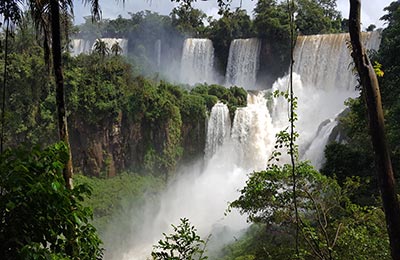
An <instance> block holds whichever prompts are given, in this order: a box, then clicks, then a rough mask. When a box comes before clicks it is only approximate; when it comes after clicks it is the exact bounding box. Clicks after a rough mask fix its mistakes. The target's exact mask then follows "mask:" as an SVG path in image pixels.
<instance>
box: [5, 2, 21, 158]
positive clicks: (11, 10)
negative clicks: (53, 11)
mask: <svg viewBox="0 0 400 260" xmlns="http://www.w3.org/2000/svg"><path fill="white" fill-rule="evenodd" d="M18 4H19V1H10V0H6V1H2V2H1V3H0V14H1V15H2V16H3V21H4V23H6V30H5V34H6V36H5V39H4V41H5V44H4V73H3V88H2V98H1V101H2V102H1V119H0V120H1V130H0V153H2V152H3V144H4V128H5V106H6V86H7V65H8V41H9V39H8V38H9V35H10V30H11V28H10V26H11V25H12V24H13V23H16V22H19V21H20V20H21V12H22V11H21V10H20V9H19V7H18ZM0 25H1V23H0Z"/></svg>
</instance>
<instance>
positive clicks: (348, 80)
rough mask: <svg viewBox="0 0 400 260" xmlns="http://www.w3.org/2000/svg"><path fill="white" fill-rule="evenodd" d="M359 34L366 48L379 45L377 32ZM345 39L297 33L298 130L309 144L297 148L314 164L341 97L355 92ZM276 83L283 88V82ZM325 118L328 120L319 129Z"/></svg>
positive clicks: (320, 157) (341, 105) (319, 161)
mask: <svg viewBox="0 0 400 260" xmlns="http://www.w3.org/2000/svg"><path fill="white" fill-rule="evenodd" d="M362 37H363V41H364V44H365V46H366V47H367V48H368V49H374V50H376V49H378V48H379V44H380V33H379V32H371V33H363V35H362ZM348 40H349V35H348V34H326V35H310V36H299V37H298V39H297V43H296V47H295V53H294V60H295V66H294V72H295V74H296V75H295V84H294V91H295V95H296V96H298V99H299V100H298V104H299V107H298V115H299V120H298V122H297V130H298V132H299V133H300V139H299V145H300V147H308V149H306V150H304V149H303V150H302V149H300V156H301V158H302V159H309V160H311V161H312V163H313V165H314V166H316V167H317V168H319V167H320V166H321V165H322V161H323V160H324V155H323V151H324V147H325V146H326V144H327V141H328V137H329V135H330V133H331V131H332V129H333V128H334V127H335V126H336V125H337V122H338V120H337V119H336V117H337V115H338V113H339V112H340V111H342V110H343V109H344V107H345V106H344V101H345V100H346V99H348V98H354V97H356V96H357V94H358V92H357V91H356V89H355V86H356V85H357V82H356V79H355V76H354V75H353V73H352V71H351V70H352V59H351V56H350V51H349V50H348V48H347V46H346V42H347V41H348ZM297 74H298V75H297ZM278 85H279V84H278ZM276 87H277V88H278V89H279V88H280V89H282V86H276ZM286 114H287V112H286ZM326 120H330V123H329V124H327V125H326V126H325V127H323V128H322V129H320V130H318V126H319V125H320V124H321V123H322V122H324V121H326ZM274 122H275V121H274Z"/></svg>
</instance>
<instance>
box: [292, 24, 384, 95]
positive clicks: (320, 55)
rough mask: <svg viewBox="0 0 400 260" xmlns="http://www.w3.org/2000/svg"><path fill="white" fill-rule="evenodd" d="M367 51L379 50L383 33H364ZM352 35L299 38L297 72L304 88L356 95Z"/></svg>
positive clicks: (296, 56) (323, 35)
mask: <svg viewBox="0 0 400 260" xmlns="http://www.w3.org/2000/svg"><path fill="white" fill-rule="evenodd" d="M362 36H363V41H364V44H365V46H366V48H367V49H373V50H377V49H378V48H379V44H380V33H379V32H378V31H376V32H370V33H363V35H362ZM349 39H350V36H349V34H347V33H340V34H321V35H309V36H299V37H297V42H296V48H295V53H294V60H295V61H296V62H295V63H294V72H296V73H297V74H299V75H300V76H301V80H302V82H303V84H304V85H306V86H312V87H313V88H317V89H324V90H331V89H340V90H350V91H353V90H354V87H355V85H356V80H355V77H354V75H353V73H352V72H351V66H352V59H351V56H350V50H349V49H348V47H347V44H346V42H348V41H349Z"/></svg>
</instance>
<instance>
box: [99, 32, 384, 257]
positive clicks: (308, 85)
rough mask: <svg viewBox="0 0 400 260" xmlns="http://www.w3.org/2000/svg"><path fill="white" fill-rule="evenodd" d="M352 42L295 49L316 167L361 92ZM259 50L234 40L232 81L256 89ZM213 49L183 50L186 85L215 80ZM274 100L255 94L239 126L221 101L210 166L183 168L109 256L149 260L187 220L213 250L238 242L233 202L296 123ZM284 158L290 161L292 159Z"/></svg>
mask: <svg viewBox="0 0 400 260" xmlns="http://www.w3.org/2000/svg"><path fill="white" fill-rule="evenodd" d="M346 39H347V36H346V35H345V34H339V35H315V36H299V38H298V41H297V44H296V48H295V61H296V63H295V64H296V66H295V73H294V74H293V87H294V92H295V95H296V97H297V98H298V108H297V110H296V113H297V115H298V120H297V121H296V122H295V125H296V128H295V130H296V131H297V132H298V133H299V138H298V140H297V144H298V145H299V147H300V149H302V147H303V150H300V157H301V159H310V160H311V161H312V163H313V164H314V165H315V166H316V167H319V166H320V165H321V163H322V162H323V150H324V147H325V145H326V142H327V141H328V139H329V136H330V135H331V132H332V129H333V128H334V127H335V126H336V124H337V118H338V114H339V112H340V111H342V110H343V108H344V101H345V100H346V99H347V98H349V97H356V95H357V92H356V90H355V89H354V86H355V84H356V83H355V81H354V76H353V75H352V73H351V69H350V68H349V65H350V63H351V59H350V57H349V51H348V49H347V47H346ZM364 40H365V42H366V45H367V47H368V46H370V47H371V48H378V45H379V41H380V36H379V34H375V33H369V34H364ZM259 45H260V43H259V40H256V39H247V40H235V41H233V42H232V44H231V49H230V55H229V62H228V68H227V73H226V77H227V83H229V84H237V85H242V86H245V87H246V88H252V87H254V84H255V80H256V72H257V66H258V65H257V64H258V61H257V60H258V53H259V48H260V47H259ZM212 52H213V51H212V44H211V42H210V41H209V40H204V39H187V40H186V41H185V46H184V50H183V53H182V70H181V73H182V78H183V80H186V82H188V81H189V80H193V81H192V82H199V81H207V78H208V76H209V75H210V74H207V73H208V72H210V71H212V69H211V68H212V57H213V55H212V54H211V53H212ZM207 71H208V72H207ZM193 73H194V74H195V75H192V76H191V74H193ZM207 75H208V76H207ZM186 76H187V77H186ZM196 77H197V78H196ZM208 80H209V79H208ZM239 82H241V83H240V84H239ZM288 86H289V77H287V76H286V77H283V78H281V79H278V80H277V81H276V82H275V83H274V84H273V86H272V91H274V90H279V91H287V90H288ZM268 95H270V92H269V93H267V92H250V91H249V93H248V97H247V101H248V102H247V103H248V104H247V107H244V108H238V109H237V110H236V112H235V116H234V119H233V124H232V126H231V122H230V118H229V113H228V111H227V107H226V105H224V104H222V103H217V104H216V105H215V106H214V107H213V108H212V111H211V114H210V118H209V120H208V127H207V141H206V142H207V143H206V149H205V153H206V155H205V159H204V160H205V161H206V163H205V164H203V161H199V162H197V163H193V164H191V165H190V166H187V167H182V168H181V169H180V170H179V171H178V172H177V173H176V175H175V177H176V178H175V179H173V180H171V182H170V183H169V184H168V187H167V188H166V190H165V191H163V192H162V195H160V201H158V202H157V203H154V202H153V201H152V202H151V203H149V205H147V206H148V208H146V210H141V211H138V210H132V211H134V212H135V213H134V214H139V215H140V214H143V216H142V215H140V216H141V218H140V217H139V218H140V219H141V220H142V221H141V222H139V223H140V224H139V225H137V226H139V227H137V226H134V225H132V230H129V232H131V234H132V236H131V237H132V239H131V240H130V241H124V242H126V244H127V245H126V247H125V248H123V249H120V248H119V247H118V246H120V244H121V241H118V240H116V239H115V238H113V239H111V241H112V242H114V241H115V243H116V244H118V246H116V248H118V250H114V251H113V250H112V248H111V249H110V248H108V250H106V253H108V252H115V253H116V255H115V256H113V258H112V259H115V260H116V259H118V260H119V259H122V260H133V259H139V260H142V259H146V258H147V257H148V256H149V254H150V252H151V249H152V245H154V244H156V243H157V241H158V240H159V239H160V238H161V237H162V233H166V234H168V233H170V232H171V227H170V225H171V224H175V225H177V224H179V219H180V218H183V217H185V218H188V219H189V220H190V222H191V224H192V225H194V226H195V227H196V228H197V230H198V233H199V235H200V236H202V237H207V236H208V235H209V234H212V236H211V238H210V241H209V243H208V245H207V247H208V249H209V250H210V248H211V247H212V245H213V246H214V245H215V244H218V243H220V245H223V244H224V243H227V242H230V241H231V239H232V238H233V237H235V236H237V234H240V231H241V230H243V229H245V228H247V227H248V226H247V224H246V219H245V217H244V216H241V215H240V214H239V213H238V212H237V211H235V210H233V211H232V212H231V213H229V214H228V215H227V216H225V215H224V212H225V210H226V209H227V205H228V202H229V201H233V200H235V199H236V198H238V196H239V195H240V194H239V193H238V190H239V189H241V188H242V187H243V186H244V185H245V182H246V180H247V176H248V174H249V173H251V172H252V171H257V170H262V169H265V167H266V164H267V162H268V158H269V156H270V155H271V152H272V150H273V148H274V144H275V134H276V133H277V132H278V131H280V130H284V129H286V128H287V127H288V126H289V122H288V117H289V108H288V103H287V101H286V100H284V98H283V97H280V98H276V99H275V98H274V99H272V100H269V101H268V104H267V100H268V98H266V96H268ZM267 105H268V106H267ZM282 159H283V161H284V162H285V160H286V158H282ZM154 204H156V205H154ZM136 224H137V223H136ZM135 228H136V229H135ZM109 247H110V246H109Z"/></svg>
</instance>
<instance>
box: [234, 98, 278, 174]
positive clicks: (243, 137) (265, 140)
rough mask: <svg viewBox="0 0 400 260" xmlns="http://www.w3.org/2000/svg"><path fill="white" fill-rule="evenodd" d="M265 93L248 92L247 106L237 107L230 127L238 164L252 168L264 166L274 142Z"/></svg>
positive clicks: (256, 168)
mask: <svg viewBox="0 0 400 260" xmlns="http://www.w3.org/2000/svg"><path fill="white" fill-rule="evenodd" d="M265 94H266V92H263V91H262V92H258V93H249V94H248V96H247V107H243V108H238V109H237V111H236V115H235V119H234V121H233V127H232V134H231V137H232V140H233V141H234V144H235V150H236V152H237V154H238V157H239V158H238V162H239V165H241V166H242V167H244V168H252V169H253V170H261V169H263V168H265V166H266V162H267V160H268V156H269V155H270V154H271V151H272V145H273V142H274V133H275V130H274V128H273V125H272V120H271V116H270V113H269V111H268V108H267V101H266V99H265Z"/></svg>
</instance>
